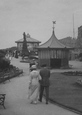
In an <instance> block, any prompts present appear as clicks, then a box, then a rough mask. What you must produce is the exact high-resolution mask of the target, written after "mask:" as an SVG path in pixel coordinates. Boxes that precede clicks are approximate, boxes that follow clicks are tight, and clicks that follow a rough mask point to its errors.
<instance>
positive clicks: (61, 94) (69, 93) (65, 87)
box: [0, 63, 82, 114]
mask: <svg viewBox="0 0 82 115" xmlns="http://www.w3.org/2000/svg"><path fill="white" fill-rule="evenodd" d="M5 67H6V66H5ZM71 70H72V69H70V71H69V72H61V73H60V72H53V73H51V77H50V82H51V85H50V95H49V97H50V101H51V102H52V103H54V104H58V105H59V106H62V107H65V108H68V109H70V110H73V111H76V112H79V113H81V114H82V84H81V82H80V83H78V81H81V79H82V71H71ZM2 73H3V75H4V76H5V77H4V78H5V79H4V78H3V79H2V78H1V75H2ZM21 73H23V70H19V68H17V67H15V66H13V65H11V64H10V63H9V66H8V67H7V68H5V69H3V70H1V69H0V74H1V75H0V82H1V83H5V82H4V81H6V80H9V79H11V78H13V77H16V76H18V75H19V74H21Z"/></svg>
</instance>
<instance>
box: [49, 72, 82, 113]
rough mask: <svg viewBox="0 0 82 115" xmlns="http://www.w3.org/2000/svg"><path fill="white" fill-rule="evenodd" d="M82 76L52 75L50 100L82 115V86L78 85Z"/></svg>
mask: <svg viewBox="0 0 82 115" xmlns="http://www.w3.org/2000/svg"><path fill="white" fill-rule="evenodd" d="M80 78H81V76H67V75H63V74H61V73H52V74H51V78H50V81H51V86H50V96H49V97H50V100H51V101H52V102H54V103H56V104H59V105H61V106H63V107H66V108H68V109H71V110H74V111H76V112H79V113H81V114H82V86H80V85H78V84H77V83H76V81H77V79H80Z"/></svg>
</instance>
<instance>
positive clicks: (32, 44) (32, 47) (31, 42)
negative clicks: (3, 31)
mask: <svg viewBox="0 0 82 115" xmlns="http://www.w3.org/2000/svg"><path fill="white" fill-rule="evenodd" d="M26 41H27V48H28V50H29V51H35V52H37V47H38V46H39V44H40V43H41V42H40V41H38V40H36V39H34V38H32V37H31V36H30V35H29V34H27V35H26ZM15 43H17V48H18V51H19V52H20V53H21V52H22V47H23V38H22V39H20V40H18V41H15Z"/></svg>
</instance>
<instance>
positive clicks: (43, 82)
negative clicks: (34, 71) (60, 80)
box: [40, 68, 50, 86]
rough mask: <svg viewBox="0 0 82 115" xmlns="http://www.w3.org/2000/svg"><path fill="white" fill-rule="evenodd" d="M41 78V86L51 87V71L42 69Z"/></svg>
mask: <svg viewBox="0 0 82 115" xmlns="http://www.w3.org/2000/svg"><path fill="white" fill-rule="evenodd" d="M40 76H41V78H42V79H41V80H40V85H42V86H49V85H50V81H49V78H50V70H49V69H47V68H42V69H41V70H40Z"/></svg>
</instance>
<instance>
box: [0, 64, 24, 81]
mask: <svg viewBox="0 0 82 115" xmlns="http://www.w3.org/2000/svg"><path fill="white" fill-rule="evenodd" d="M22 73H23V70H20V69H19V68H17V67H15V66H11V67H10V68H8V69H7V70H6V71H5V70H4V71H0V83H4V82H5V81H6V80H10V79H11V78H13V77H16V76H19V75H20V74H22Z"/></svg>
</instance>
